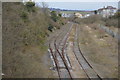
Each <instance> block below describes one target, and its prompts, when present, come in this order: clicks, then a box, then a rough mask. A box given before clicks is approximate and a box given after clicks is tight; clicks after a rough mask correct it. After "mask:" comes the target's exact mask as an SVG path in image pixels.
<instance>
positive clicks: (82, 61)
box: [73, 25, 102, 80]
mask: <svg viewBox="0 0 120 80" xmlns="http://www.w3.org/2000/svg"><path fill="white" fill-rule="evenodd" d="M77 26H78V25H77ZM77 26H76V34H75V37H74V42H73V45H74V47H75V48H73V52H74V54H75V57H76V59H77V61H78V63H79V65H80V66H81V67H82V69H83V70H84V72H85V74H86V75H87V77H88V79H90V80H92V79H94V78H96V79H97V80H102V78H101V77H100V75H99V74H98V73H97V72H96V71H95V70H94V68H93V66H92V65H91V64H90V63H89V62H88V60H87V59H86V57H85V56H84V55H83V53H82V51H81V50H80V45H79V38H78V35H79V31H80V30H79V27H77Z"/></svg>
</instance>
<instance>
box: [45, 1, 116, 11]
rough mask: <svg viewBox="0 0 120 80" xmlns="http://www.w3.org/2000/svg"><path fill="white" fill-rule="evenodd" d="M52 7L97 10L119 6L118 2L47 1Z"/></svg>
mask: <svg viewBox="0 0 120 80" xmlns="http://www.w3.org/2000/svg"><path fill="white" fill-rule="evenodd" d="M47 4H48V6H49V7H50V8H60V9H75V10H96V9H99V8H102V7H104V6H113V7H116V8H118V2H47Z"/></svg>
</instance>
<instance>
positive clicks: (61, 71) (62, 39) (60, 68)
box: [49, 24, 102, 80]
mask: <svg viewBox="0 0 120 80" xmlns="http://www.w3.org/2000/svg"><path fill="white" fill-rule="evenodd" d="M74 25H76V24H74ZM74 27H75V35H74V40H73V53H74V55H75V58H76V60H77V61H78V63H79V65H80V66H81V67H82V70H83V71H84V73H85V75H86V76H87V78H88V79H90V80H92V79H93V78H97V79H99V80H102V78H101V77H100V75H99V74H97V72H96V71H95V70H94V68H93V66H92V65H91V64H90V63H89V62H88V60H87V59H86V57H85V56H84V55H83V53H82V52H81V50H80V45H79V38H78V35H79V27H77V26H74ZM72 28H73V24H71V26H70V25H69V27H67V28H66V30H65V28H63V29H62V31H60V32H58V34H57V35H55V36H53V37H52V38H51V40H50V43H49V53H50V54H51V59H52V61H53V64H54V69H55V70H56V71H57V73H58V77H59V79H61V78H70V79H71V80H73V77H72V76H73V74H72V73H71V71H72V65H71V62H70V60H69V59H70V58H69V56H67V54H68V53H66V52H65V51H66V47H67V42H68V38H69V35H70V32H71V30H72ZM64 30H65V31H64Z"/></svg>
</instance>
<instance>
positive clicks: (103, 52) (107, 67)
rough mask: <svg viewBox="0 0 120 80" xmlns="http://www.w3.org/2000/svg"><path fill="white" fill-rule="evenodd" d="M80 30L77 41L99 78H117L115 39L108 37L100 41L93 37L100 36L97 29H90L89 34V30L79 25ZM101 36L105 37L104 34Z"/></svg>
mask: <svg viewBox="0 0 120 80" xmlns="http://www.w3.org/2000/svg"><path fill="white" fill-rule="evenodd" d="M80 30H81V31H80V37H79V39H80V47H81V50H82V52H83V54H84V55H85V56H86V57H87V59H88V60H89V62H90V63H91V64H92V65H93V66H94V68H95V69H96V71H97V72H98V73H99V74H100V75H101V76H103V77H105V78H108V77H109V78H116V77H117V76H118V74H117V71H118V69H117V66H118V63H117V62H118V61H117V56H118V54H117V52H116V50H117V48H115V46H117V43H116V41H115V39H113V38H112V37H110V36H108V37H104V38H103V39H105V41H102V40H100V38H99V37H94V35H97V36H100V35H101V33H100V32H99V30H98V29H96V30H94V28H91V33H89V28H87V27H83V25H81V28H80ZM96 33H97V34H96ZM102 35H105V33H102ZM86 43H87V44H86ZM109 44H112V45H109Z"/></svg>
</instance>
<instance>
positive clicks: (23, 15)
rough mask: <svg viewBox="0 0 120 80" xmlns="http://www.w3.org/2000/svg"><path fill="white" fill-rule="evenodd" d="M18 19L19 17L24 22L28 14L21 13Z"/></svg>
mask: <svg viewBox="0 0 120 80" xmlns="http://www.w3.org/2000/svg"><path fill="white" fill-rule="evenodd" d="M20 17H21V18H22V19H23V20H24V21H26V20H28V14H27V12H25V11H23V12H22V13H21V15H20Z"/></svg>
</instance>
